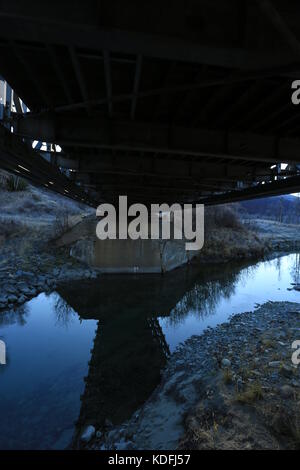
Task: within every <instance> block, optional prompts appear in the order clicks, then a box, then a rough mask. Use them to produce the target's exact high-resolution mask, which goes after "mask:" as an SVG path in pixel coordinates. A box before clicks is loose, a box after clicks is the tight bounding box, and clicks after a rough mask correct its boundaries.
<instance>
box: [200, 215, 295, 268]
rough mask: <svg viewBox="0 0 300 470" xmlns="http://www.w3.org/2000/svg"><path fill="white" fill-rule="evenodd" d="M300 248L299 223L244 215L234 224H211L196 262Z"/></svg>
mask: <svg viewBox="0 0 300 470" xmlns="http://www.w3.org/2000/svg"><path fill="white" fill-rule="evenodd" d="M299 250H300V230H299V225H294V224H283V223H279V222H276V221H273V220H265V219H256V220H255V221H253V220H249V219H243V220H241V221H240V224H239V225H237V226H235V227H222V226H220V227H209V228H208V230H207V231H206V235H205V244H204V247H203V249H202V250H201V252H200V254H199V256H197V258H196V259H195V260H193V263H196V264H198V263H200V264H202V263H224V262H227V261H232V260H243V259H263V258H269V257H270V256H272V255H273V254H279V253H285V252H286V253H287V252H292V251H299Z"/></svg>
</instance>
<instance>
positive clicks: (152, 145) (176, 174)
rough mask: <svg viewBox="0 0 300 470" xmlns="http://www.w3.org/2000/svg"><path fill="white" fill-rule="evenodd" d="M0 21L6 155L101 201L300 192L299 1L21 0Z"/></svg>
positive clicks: (59, 185) (9, 162)
mask: <svg viewBox="0 0 300 470" xmlns="http://www.w3.org/2000/svg"><path fill="white" fill-rule="evenodd" d="M0 20H1V28H0V74H1V75H2V77H3V78H4V79H5V80H6V81H7V82H8V83H9V84H10V86H11V87H12V88H13V90H14V99H13V104H14V107H13V108H10V109H9V110H7V106H6V112H4V118H3V125H4V127H3V129H1V135H0V165H1V166H2V167H3V168H7V169H10V170H11V171H14V172H15V171H17V174H22V175H23V176H25V177H27V178H31V179H32V180H33V181H34V182H35V183H36V184H42V185H46V186H47V187H49V188H51V189H52V190H56V191H58V192H61V193H63V194H65V195H66V196H68V197H74V198H76V199H80V200H84V201H85V202H87V203H90V204H93V205H96V204H97V203H98V202H100V201H111V202H114V201H116V200H117V198H118V196H119V195H122V194H126V195H128V197H129V199H130V201H132V202H134V201H139V202H144V203H146V204H149V203H152V202H169V203H171V202H204V203H207V204H216V203H223V202H230V201H235V200H236V201H237V200H242V199H247V198H254V197H262V196H264V195H273V194H274V195H275V194H285V193H291V192H298V191H299V188H300V170H299V169H300V166H299V165H300V139H299V130H300V114H299V111H298V107H297V106H295V105H293V104H292V102H291V95H292V90H291V84H292V82H293V80H295V79H298V78H299V79H300V34H299V32H298V31H299V28H298V21H300V5H299V2H297V1H296V0H290V1H289V2H286V1H283V0H276V1H275V0H273V1H272V2H270V1H269V0H256V1H253V2H247V1H244V2H241V1H240V0H228V1H226V2H224V1H222V0H197V1H196V0H188V1H186V2H182V1H179V0H174V1H172V2H167V1H166V2H161V1H158V0H152V1H151V2H141V1H138V0H131V1H130V2H124V1H122V0H102V1H101V2H100V1H99V2H97V1H92V0H86V1H85V2H79V1H74V0H73V1H70V0H60V1H57V0H53V1H52V2H51V3H50V2H38V1H30V2H26V6H25V4H24V5H23V4H22V2H19V1H10V2H9V3H8V2H1V3H0ZM20 99H21V100H22V102H23V103H26V106H27V107H28V108H29V109H30V112H26V113H25V112H24V107H23V106H22V103H21V101H20ZM3 104H5V103H3ZM5 127H6V128H5ZM11 128H13V134H11V133H10V129H11ZM33 141H35V143H34V144H33V145H32V142H33ZM36 141H37V143H36ZM39 142H40V143H47V144H48V145H47V146H46V150H43V147H41V145H39ZM57 146H60V147H61V150H62V151H61V152H58V151H57V149H58V147H57ZM282 163H285V164H286V165H284V166H282ZM298 175H299V176H298Z"/></svg>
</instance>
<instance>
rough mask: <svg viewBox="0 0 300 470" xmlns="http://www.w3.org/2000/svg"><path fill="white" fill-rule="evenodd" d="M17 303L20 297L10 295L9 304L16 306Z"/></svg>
mask: <svg viewBox="0 0 300 470" xmlns="http://www.w3.org/2000/svg"><path fill="white" fill-rule="evenodd" d="M17 301H18V297H17V296H16V295H9V296H8V302H10V303H12V304H14V303H15V302H17Z"/></svg>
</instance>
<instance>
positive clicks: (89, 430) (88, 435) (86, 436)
mask: <svg viewBox="0 0 300 470" xmlns="http://www.w3.org/2000/svg"><path fill="white" fill-rule="evenodd" d="M95 433H96V429H95V428H94V426H92V425H89V426H87V427H86V428H85V430H84V431H83V433H82V434H81V437H80V439H81V440H82V441H83V442H89V441H90V440H91V439H92V438H93V437H94V435H95Z"/></svg>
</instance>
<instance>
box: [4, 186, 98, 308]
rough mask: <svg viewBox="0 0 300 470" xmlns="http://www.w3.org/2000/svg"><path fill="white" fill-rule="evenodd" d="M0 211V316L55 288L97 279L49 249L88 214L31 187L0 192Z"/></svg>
mask: <svg viewBox="0 0 300 470" xmlns="http://www.w3.org/2000/svg"><path fill="white" fill-rule="evenodd" d="M0 205H1V213H0V310H3V309H6V308H9V309H10V308H13V307H17V306H18V305H22V304H23V303H24V302H26V301H28V300H30V299H31V298H33V297H35V296H37V295H38V294H39V293H41V292H50V291H52V290H54V289H55V288H56V286H57V285H58V284H60V283H64V282H69V281H71V280H78V279H95V278H96V277H97V275H98V272H97V271H96V270H95V269H93V268H90V267H88V266H86V265H84V264H82V263H80V262H78V261H76V260H75V259H73V258H72V257H70V255H69V252H68V250H63V249H59V248H57V247H55V246H54V243H53V239H55V237H56V236H57V235H58V234H60V233H61V232H62V231H64V230H68V228H69V227H72V226H73V225H74V224H77V223H79V222H80V220H82V219H83V218H84V217H86V216H87V215H89V214H90V212H91V210H90V209H89V208H86V207H85V206H82V205H80V204H78V203H76V202H74V201H71V200H67V199H66V198H64V197H62V196H59V195H56V194H52V193H49V192H47V191H44V190H40V189H36V188H33V187H30V188H29V189H27V190H26V191H20V192H9V191H3V190H0Z"/></svg>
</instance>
